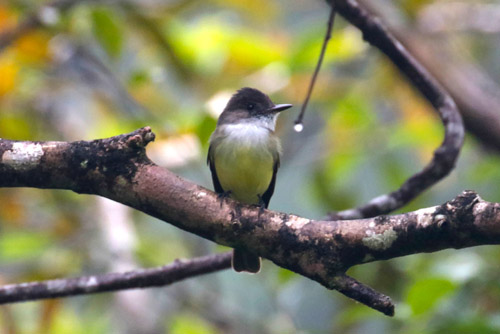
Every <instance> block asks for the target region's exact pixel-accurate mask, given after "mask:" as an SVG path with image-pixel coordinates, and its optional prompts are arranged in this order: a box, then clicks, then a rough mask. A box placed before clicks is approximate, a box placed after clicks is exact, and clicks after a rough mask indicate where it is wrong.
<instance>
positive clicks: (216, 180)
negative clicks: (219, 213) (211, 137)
mask: <svg viewBox="0 0 500 334" xmlns="http://www.w3.org/2000/svg"><path fill="white" fill-rule="evenodd" d="M213 146H214V145H213V144H211V145H210V147H209V148H208V155H207V164H208V165H209V166H210V171H211V172H212V182H213V184H214V190H215V192H216V193H218V194H222V193H223V192H224V189H222V186H221V185H220V182H219V178H218V177H217V171H216V170H215V162H214V160H213V159H212V154H213V149H214V147H213Z"/></svg>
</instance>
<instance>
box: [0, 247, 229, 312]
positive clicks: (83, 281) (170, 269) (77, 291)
mask: <svg viewBox="0 0 500 334" xmlns="http://www.w3.org/2000/svg"><path fill="white" fill-rule="evenodd" d="M231 256H232V253H231V252H227V253H222V254H216V255H209V256H204V257H199V258H195V259H192V260H176V261H175V262H173V263H172V264H169V265H166V266H163V267H158V268H151V269H144V270H136V271H129V272H124V273H110V274H105V275H96V276H85V277H78V278H68V279H56V280H48V281H42V282H32V283H22V284H12V285H4V286H0V304H7V303H17V302H24V301H32V300H38V299H48V298H58V297H67V296H78V295H86V294H92V293H100V292H110V291H119V290H128V289H136V288H141V289H143V288H150V287H161V286H166V285H170V284H173V283H176V282H179V281H182V280H184V279H187V278H191V277H195V276H200V275H204V274H210V273H213V272H216V271H220V270H224V269H228V268H230V267H231Z"/></svg>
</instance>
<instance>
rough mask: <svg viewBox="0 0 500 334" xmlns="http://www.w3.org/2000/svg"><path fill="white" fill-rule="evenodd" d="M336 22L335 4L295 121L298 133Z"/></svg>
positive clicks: (332, 5) (332, 6)
mask: <svg viewBox="0 0 500 334" xmlns="http://www.w3.org/2000/svg"><path fill="white" fill-rule="evenodd" d="M334 20H335V5H334V2H332V3H331V10H330V17H329V18H328V24H327V26H328V27H327V29H326V34H325V39H324V40H323V46H322V47H321V53H320V55H319V59H318V63H317V64H316V69H315V70H314V74H313V76H312V78H311V82H310V83H309V89H308V91H307V95H306V98H305V100H304V103H303V104H302V108H301V109H300V114H299V116H298V117H297V119H296V120H295V130H296V131H297V132H300V131H302V128H303V126H302V119H303V118H304V113H305V112H306V108H307V104H308V103H309V99H310V98H311V94H312V91H313V88H314V84H315V83H316V78H317V77H318V73H319V69H320V68H321V64H322V63H323V58H324V57H325V52H326V46H327V45H328V41H329V40H330V38H331V37H332V29H333V22H334Z"/></svg>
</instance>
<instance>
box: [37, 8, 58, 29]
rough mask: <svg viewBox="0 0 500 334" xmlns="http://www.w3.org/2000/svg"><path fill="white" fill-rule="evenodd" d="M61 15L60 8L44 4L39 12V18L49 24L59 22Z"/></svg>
mask: <svg viewBox="0 0 500 334" xmlns="http://www.w3.org/2000/svg"><path fill="white" fill-rule="evenodd" d="M60 16H61V15H60V13H59V10H58V9H57V8H54V7H51V6H44V7H42V8H41V9H40V11H39V12H38V19H39V20H40V21H42V23H43V24H45V25H48V26H53V25H55V24H56V23H58V22H59V19H60Z"/></svg>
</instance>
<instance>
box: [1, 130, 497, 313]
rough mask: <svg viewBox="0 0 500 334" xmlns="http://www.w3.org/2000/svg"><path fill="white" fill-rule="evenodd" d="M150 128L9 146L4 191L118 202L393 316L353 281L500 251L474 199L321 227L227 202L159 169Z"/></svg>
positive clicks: (493, 217) (491, 216) (489, 210)
mask: <svg viewBox="0 0 500 334" xmlns="http://www.w3.org/2000/svg"><path fill="white" fill-rule="evenodd" d="M153 139H154V134H153V133H152V132H151V130H150V129H149V128H148V127H146V128H142V129H139V130H137V131H134V132H132V133H130V134H125V135H120V136H116V137H112V138H107V139H101V140H94V141H78V142H71V143H67V142H19V141H10V140H4V139H1V140H0V157H1V158H0V186H1V187H37V188H55V189H69V190H73V191H75V192H78V193H86V194H95V195H100V196H104V197H108V198H110V199H113V200H115V201H117V202H120V203H123V204H125V205H128V206H130V207H133V208H136V209H138V210H140V211H143V212H145V213H147V214H150V215H152V216H154V217H157V218H159V219H161V220H164V221H166V222H168V223H170V224H173V225H175V226H177V227H179V228H181V229H183V230H186V231H188V232H191V233H194V234H197V235H199V236H201V237H203V238H206V239H209V240H212V241H214V242H217V243H219V244H222V245H226V246H230V247H238V248H241V249H247V250H250V251H252V252H253V253H255V254H258V255H259V256H262V257H264V258H267V259H269V260H271V261H273V262H274V263H276V264H277V265H279V266H281V267H283V268H287V269H290V270H292V271H294V272H296V273H298V274H301V275H303V276H305V277H308V278H310V279H313V280H315V281H317V282H319V283H321V284H322V285H324V286H325V287H327V288H329V289H335V290H338V291H339V292H341V293H343V294H345V295H346V296H348V297H351V298H353V299H355V300H358V301H360V302H362V303H364V304H366V305H368V306H370V307H373V308H374V309H377V310H379V311H381V312H383V313H385V314H388V315H392V314H393V312H394V305H393V304H392V302H391V301H390V299H389V298H388V297H386V296H384V295H382V294H380V293H378V292H376V291H374V290H373V289H371V288H369V287H367V286H364V285H363V284H362V283H360V282H357V281H356V280H354V279H352V278H350V277H348V276H346V274H345V272H346V270H347V269H349V268H350V267H352V266H354V265H357V264H362V263H366V262H371V261H378V260H385V259H391V258H394V257H399V256H404V255H408V254H414V253H421V252H434V251H438V250H442V249H446V248H463V247H470V246H476V245H485V244H498V243H500V204H496V203H488V202H485V201H483V200H481V199H480V198H479V196H478V195H477V194H475V193H474V192H471V191H466V192H464V193H463V194H461V195H460V196H458V197H457V198H455V199H453V200H451V201H449V202H447V203H445V204H443V205H440V206H435V207H431V208H426V209H422V210H418V211H415V212H409V213H406V214H401V215H395V216H379V217H376V218H371V219H357V220H349V221H316V220H311V219H307V218H303V217H299V216H295V215H289V214H286V213H280V212H274V211H269V210H265V211H264V212H260V210H259V208H256V207H254V206H248V205H243V204H240V203H238V202H236V201H233V200H231V199H226V200H224V202H223V205H221V202H220V200H219V198H218V196H217V194H215V193H213V192H212V191H210V190H208V189H206V188H203V187H201V186H199V185H196V184H194V183H191V182H189V181H187V180H184V179H182V178H180V177H178V176H177V175H175V174H173V173H171V172H170V171H168V170H166V169H163V168H161V167H159V166H157V165H155V164H154V163H153V162H151V161H150V160H149V159H148V158H147V156H146V154H145V146H146V145H147V143H149V142H150V141H152V140H153Z"/></svg>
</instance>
